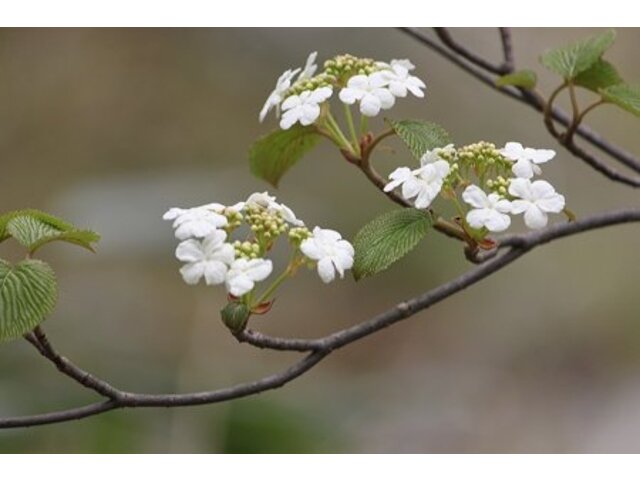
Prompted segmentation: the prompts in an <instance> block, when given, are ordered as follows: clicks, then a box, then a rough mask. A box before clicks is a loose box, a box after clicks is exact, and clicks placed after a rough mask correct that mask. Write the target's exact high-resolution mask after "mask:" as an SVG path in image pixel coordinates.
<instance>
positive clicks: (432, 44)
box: [400, 28, 640, 187]
mask: <svg viewBox="0 0 640 480" xmlns="http://www.w3.org/2000/svg"><path fill="white" fill-rule="evenodd" d="M400 30H401V31H403V32H404V33H406V34H407V35H409V36H410V37H412V38H414V39H415V40H417V41H419V42H420V43H422V44H423V45H425V46H427V47H428V48H430V49H431V50H433V51H434V52H436V53H437V54H439V55H440V56H442V57H444V58H445V59H447V60H448V61H450V62H451V63H453V64H454V65H456V66H457V67H459V68H461V69H462V70H464V71H465V72H467V73H468V74H469V75H471V76H472V77H474V78H476V79H477V80H479V81H480V82H481V83H483V84H484V85H487V86H488V87H490V88H492V89H493V90H496V91H498V92H500V93H502V94H504V95H507V96H508V97H511V98H513V99H515V100H517V101H519V102H521V103H524V104H525V105H528V106H529V107H531V108H533V109H534V110H537V111H538V112H541V113H542V112H544V110H545V106H546V102H545V100H544V99H543V98H542V97H541V96H540V95H539V94H537V93H535V92H531V91H528V90H524V89H518V88H515V87H509V86H507V87H498V86H496V84H495V78H494V77H493V76H492V75H490V74H488V73H485V72H486V71H488V72H489V73H494V72H493V70H491V69H487V68H483V69H482V70H480V69H478V68H475V67H474V66H473V65H482V63H480V62H478V61H477V60H478V58H477V57H478V56H477V55H476V54H471V52H469V51H468V50H466V49H463V50H460V49H458V50H453V48H451V50H453V52H452V51H450V50H448V49H447V48H444V47H443V46H442V45H440V44H438V43H437V42H436V41H434V40H433V39H432V38H430V37H429V36H428V35H426V34H424V33H423V32H421V31H420V30H418V29H416V28H400ZM436 33H437V32H436ZM501 40H502V45H503V50H504V52H505V58H510V59H511V61H513V57H512V53H511V51H512V50H511V38H510V34H509V29H506V28H502V29H501ZM470 63H471V64H473V65H470ZM549 115H550V117H551V118H552V119H553V120H554V121H556V122H558V123H559V124H561V125H563V126H564V127H569V126H570V125H571V123H572V119H571V118H570V116H569V115H568V114H567V113H566V112H565V111H563V110H562V109H560V108H557V107H553V108H550V109H549ZM575 133H576V134H577V135H578V136H580V137H581V138H583V139H584V140H586V141H587V142H588V143H589V144H591V145H593V146H594V147H596V148H597V149H599V150H600V151H602V152H604V153H606V154H607V155H609V156H610V157H612V158H613V159H615V160H617V161H618V162H620V163H622V164H623V165H625V166H626V167H628V168H630V169H632V170H634V171H635V172H638V173H640V159H638V158H636V157H635V156H634V155H632V154H631V153H629V152H627V151H625V150H623V149H622V148H620V147H619V146H617V145H615V144H612V143H611V142H609V141H607V140H606V139H604V138H603V137H602V136H601V135H600V134H599V133H597V132H595V131H594V130H593V129H591V128H590V127H589V126H587V125H584V124H581V125H579V126H578V127H577V128H576V129H575ZM563 145H564V146H565V147H567V149H568V150H569V151H570V152H571V153H572V154H573V155H575V156H577V157H579V158H581V159H582V160H583V161H585V162H586V163H587V164H588V165H590V166H591V167H593V168H594V169H596V170H597V171H599V172H600V173H602V174H604V175H605V176H607V177H608V178H610V179H611V180H614V181H616V182H621V183H624V184H626V185H629V186H632V187H638V186H640V178H638V177H630V176H628V175H625V174H623V173H620V172H618V171H616V170H615V169H613V168H611V167H609V166H607V165H606V164H605V163H604V162H602V161H601V160H600V159H598V158H596V157H595V156H594V155H592V154H589V153H588V152H586V151H585V150H583V149H581V148H579V147H577V146H576V145H575V144H573V145H572V148H569V146H568V145H566V144H564V143H563Z"/></svg>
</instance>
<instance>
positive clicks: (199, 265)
mask: <svg viewBox="0 0 640 480" xmlns="http://www.w3.org/2000/svg"><path fill="white" fill-rule="evenodd" d="M180 274H181V275H182V279H183V280H184V281H185V283H187V284H189V285H195V284H197V283H198V282H199V281H200V278H202V275H203V274H204V262H196V263H187V264H186V265H184V266H183V267H182V268H181V269H180Z"/></svg>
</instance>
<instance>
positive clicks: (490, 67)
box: [433, 28, 513, 75]
mask: <svg viewBox="0 0 640 480" xmlns="http://www.w3.org/2000/svg"><path fill="white" fill-rule="evenodd" d="M433 30H434V31H435V32H436V35H437V36H438V38H439V39H440V41H441V42H442V43H444V44H445V45H446V46H447V47H449V48H450V49H451V50H453V51H454V52H456V53H457V54H458V55H460V56H462V57H464V58H466V59H467V60H469V61H470V62H471V63H473V64H474V65H476V66H478V67H480V68H482V69H483V70H487V71H489V72H492V73H495V74H496V75H504V74H506V73H509V72H510V71H511V69H512V68H513V56H512V54H511V38H510V35H509V32H508V30H507V29H504V28H501V29H500V31H499V33H500V38H501V40H502V45H503V54H504V56H505V62H504V63H502V64H500V65H494V64H493V63H491V62H490V61H488V60H486V59H485V58H484V57H481V56H480V55H477V54H476V53H474V52H472V51H471V50H467V48H465V47H464V46H463V45H461V44H459V43H457V42H456V41H455V40H454V39H453V37H452V36H451V33H449V30H448V29H447V28H434V29H433Z"/></svg>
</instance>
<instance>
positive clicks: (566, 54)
mask: <svg viewBox="0 0 640 480" xmlns="http://www.w3.org/2000/svg"><path fill="white" fill-rule="evenodd" d="M615 37H616V34H615V31H613V30H607V31H606V32H604V33H601V34H600V35H596V36H594V37H590V38H587V39H585V40H581V41H579V42H575V43H572V44H571V45H567V46H566V47H561V48H554V49H553V50H550V51H548V52H546V53H545V54H543V55H542V56H541V57H540V63H542V64H543V65H544V66H545V67H547V68H548V69H549V70H551V71H552V72H555V73H557V74H558V75H560V76H561V77H563V78H564V79H565V80H572V79H574V78H575V77H576V76H577V75H578V74H580V73H582V72H584V71H585V70H588V69H589V68H590V67H591V66H592V65H593V64H594V63H596V62H597V61H598V60H599V59H600V57H601V56H602V54H603V53H604V52H605V51H606V50H607V49H608V48H609V47H610V46H611V45H613V42H614V40H615Z"/></svg>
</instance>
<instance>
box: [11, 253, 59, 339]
mask: <svg viewBox="0 0 640 480" xmlns="http://www.w3.org/2000/svg"><path fill="white" fill-rule="evenodd" d="M57 290H58V288H57V284H56V278H55V274H54V273H53V270H52V269H51V267H50V266H49V265H47V264H46V263H44V262H42V261H40V260H24V261H22V262H20V263H18V264H17V265H11V264H10V263H9V262H6V261H5V260H2V259H0V342H4V341H7V340H12V339H14V338H18V337H21V336H22V335H25V334H26V333H28V332H30V331H31V330H33V329H34V328H35V327H37V326H38V325H39V324H40V323H42V321H43V320H44V319H45V318H46V317H47V316H48V315H49V314H50V313H51V312H52V311H53V308H54V307H55V304H56V298H57V296H58V293H57Z"/></svg>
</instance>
